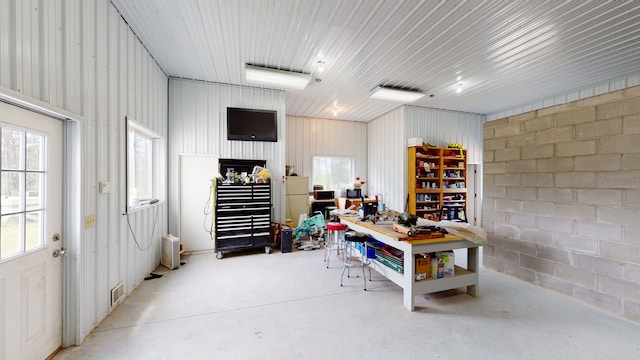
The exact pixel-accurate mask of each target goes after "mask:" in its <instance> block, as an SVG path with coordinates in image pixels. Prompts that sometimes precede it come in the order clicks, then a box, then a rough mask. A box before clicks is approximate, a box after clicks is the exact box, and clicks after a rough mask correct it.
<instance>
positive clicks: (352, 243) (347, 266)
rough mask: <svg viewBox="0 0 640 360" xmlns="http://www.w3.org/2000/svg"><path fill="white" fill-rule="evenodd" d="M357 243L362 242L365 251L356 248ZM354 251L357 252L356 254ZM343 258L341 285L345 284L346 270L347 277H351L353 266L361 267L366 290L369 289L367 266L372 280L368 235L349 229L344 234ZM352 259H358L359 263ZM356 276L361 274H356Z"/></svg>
mask: <svg viewBox="0 0 640 360" xmlns="http://www.w3.org/2000/svg"><path fill="white" fill-rule="evenodd" d="M356 244H360V246H361V247H362V249H363V252H364V253H360V251H359V250H358V249H356ZM354 251H355V252H356V253H357V254H354V253H353V252H354ZM342 259H343V260H344V261H343V263H344V266H343V267H342V274H341V275H340V286H343V279H344V272H345V270H346V271H347V277H348V278H350V277H351V268H352V267H361V268H362V279H363V280H364V291H367V277H366V276H365V273H364V268H365V267H366V268H369V280H371V268H370V267H369V259H368V258H367V235H365V234H361V233H358V232H355V231H347V232H346V233H345V235H344V252H343V253H342ZM352 260H355V261H357V263H356V264H353V263H352ZM355 277H359V276H358V275H356V276H355Z"/></svg>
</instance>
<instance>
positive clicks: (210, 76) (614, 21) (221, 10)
mask: <svg viewBox="0 0 640 360" xmlns="http://www.w3.org/2000/svg"><path fill="white" fill-rule="evenodd" d="M112 3H113V4H114V5H115V6H116V8H118V9H119V11H120V12H121V13H122V15H123V17H124V18H125V20H126V21H127V22H128V23H129V25H130V26H131V27H132V28H133V30H134V31H135V32H136V33H137V34H138V36H139V37H140V39H141V40H142V42H143V43H144V44H145V45H146V46H147V48H148V49H149V51H150V52H151V54H152V55H153V56H154V58H155V59H156V60H157V61H158V63H159V64H160V66H161V67H162V68H163V69H164V71H165V72H166V73H167V75H169V76H173V77H181V78H190V79H199V80H205V81H211V82H218V83H225V84H238V85H248V84H246V83H245V82H244V73H243V69H244V67H243V66H244V64H245V63H251V64H256V65H264V66H269V67H275V68H279V69H284V70H293V71H301V72H307V73H313V74H314V77H315V78H317V79H318V80H321V81H319V82H316V81H312V83H311V84H310V85H309V86H307V88H306V89H305V90H302V91H294V90H287V91H286V106H287V114H290V115H297V116H309V117H320V118H334V117H337V118H339V119H345V120H356V121H369V120H371V119H373V118H375V117H377V116H379V115H381V114H383V113H385V112H387V111H390V110H392V109H394V108H395V107H397V106H398V104H397V103H393V102H388V101H381V100H373V99H370V98H369V95H370V91H371V90H372V89H373V88H375V87H376V86H377V85H388V86H400V87H409V88H417V89H421V90H423V91H425V92H426V93H427V94H433V95H434V96H433V98H429V97H426V98H423V99H421V100H418V101H417V102H415V103H413V105H417V106H426V107H434V108H442V109H450V110H458V111H467V112H477V113H484V114H488V113H495V112H498V111H502V110H504V109H507V108H511V107H514V106H518V105H521V104H526V103H530V102H534V101H537V100H539V99H541V98H544V97H549V96H553V95H555V94H558V93H562V92H567V91H571V90H574V89H577V88H581V87H584V86H590V85H595V84H598V83H601V82H603V81H608V80H612V79H618V78H621V77H624V76H628V75H632V74H637V73H640V2H637V1H562V2H561V1H544V2H542V1H415V0H405V1H400V0H379V1H372V0H360V1H354V0H323V1H317V0H302V1H301V0H298V1H296V0H268V1H267V0H217V1H216V0H154V1H148V0H112ZM319 60H322V61H324V64H325V65H324V71H323V72H322V73H318V72H317V62H318V61H319ZM458 83H462V84H463V85H462V89H463V91H462V92H460V93H457V92H456V87H457V84H458ZM334 108H336V109H337V112H338V115H337V116H334V115H333V110H334Z"/></svg>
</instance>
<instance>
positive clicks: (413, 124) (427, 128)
mask: <svg viewBox="0 0 640 360" xmlns="http://www.w3.org/2000/svg"><path fill="white" fill-rule="evenodd" d="M484 121H485V116H484V115H483V114H474V113H465V112H459V111H449V110H440V109H431V108H424V107H419V106H405V124H406V126H405V136H406V138H405V145H404V146H405V147H406V144H407V143H406V139H408V138H412V137H421V138H422V141H424V142H428V143H430V144H433V145H436V146H440V147H446V146H447V144H450V143H458V144H462V146H464V147H465V148H466V149H467V154H468V155H467V156H468V158H467V162H469V163H476V164H479V163H482V124H483V123H484Z"/></svg>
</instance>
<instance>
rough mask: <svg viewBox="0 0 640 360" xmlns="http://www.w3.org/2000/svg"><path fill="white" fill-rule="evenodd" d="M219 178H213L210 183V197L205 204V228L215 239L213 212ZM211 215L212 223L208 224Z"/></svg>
mask: <svg viewBox="0 0 640 360" xmlns="http://www.w3.org/2000/svg"><path fill="white" fill-rule="evenodd" d="M217 183H218V182H217V180H216V179H215V178H214V179H211V185H209V197H208V198H207V202H206V203H205V204H204V210H203V212H204V223H203V226H204V230H205V231H206V232H208V233H209V237H211V240H213V232H214V224H215V221H214V213H213V207H214V203H215V199H214V194H215V188H216V186H217ZM209 215H211V225H209V226H207V217H209Z"/></svg>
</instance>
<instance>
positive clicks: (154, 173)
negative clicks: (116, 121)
mask: <svg viewBox="0 0 640 360" xmlns="http://www.w3.org/2000/svg"><path fill="white" fill-rule="evenodd" d="M159 139H160V136H159V135H158V134H157V133H155V132H154V131H152V130H150V129H148V128H146V127H144V126H142V125H141V124H139V123H137V122H136V121H134V120H132V119H127V204H128V208H129V209H130V210H131V209H135V208H138V207H140V206H144V205H148V204H149V203H150V202H151V201H152V199H157V198H158V194H157V191H158V190H157V189H158V183H157V179H158V169H157V168H156V167H157V166H156V163H157V162H156V160H157V156H158V155H157V151H158V149H157V142H158V140H159Z"/></svg>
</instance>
